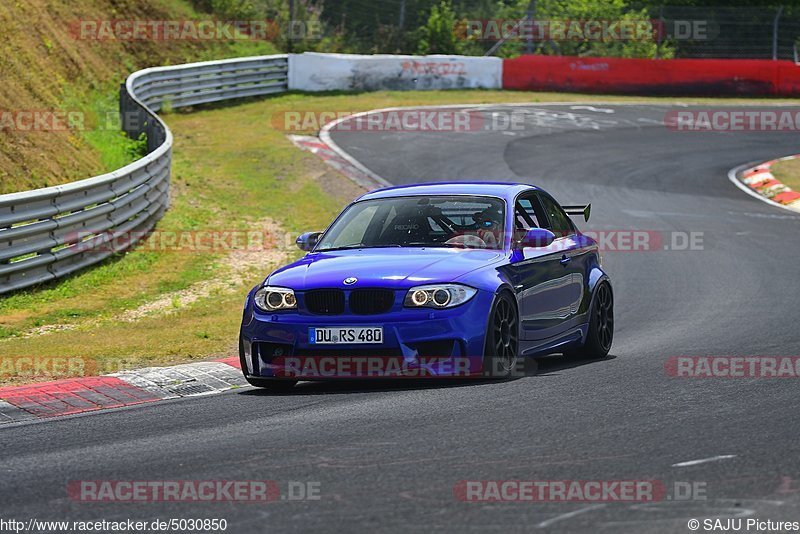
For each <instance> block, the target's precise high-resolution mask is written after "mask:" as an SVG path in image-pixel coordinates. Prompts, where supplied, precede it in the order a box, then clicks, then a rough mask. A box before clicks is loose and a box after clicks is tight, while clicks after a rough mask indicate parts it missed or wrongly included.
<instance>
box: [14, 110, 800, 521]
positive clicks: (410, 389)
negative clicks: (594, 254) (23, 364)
mask: <svg viewBox="0 0 800 534" xmlns="http://www.w3.org/2000/svg"><path fill="white" fill-rule="evenodd" d="M509 109H510V108H504V107H486V108H485V109H484V111H485V112H486V113H491V112H493V111H499V112H501V113H502V112H505V111H506V110H509ZM514 109H515V110H516V111H517V112H522V113H523V114H524V115H525V117H526V118H525V129H524V131H519V130H515V131H506V132H499V131H479V132H471V133H455V132H453V133H441V132H439V133H434V132H429V133H422V132H418V133H408V132H406V133H399V132H394V133H374V132H372V133H363V132H361V133H359V132H339V133H337V132H334V133H333V139H334V140H335V141H336V142H337V144H339V145H340V146H341V147H342V148H343V149H344V150H346V151H347V152H349V153H350V154H351V155H352V156H354V157H355V158H357V159H358V160H359V161H361V162H362V163H363V164H364V165H366V166H367V167H368V168H370V169H371V170H372V171H374V172H376V173H377V174H379V175H381V176H383V177H384V178H386V179H387V180H389V181H390V182H393V183H397V184H402V183H410V182H419V181H442V180H451V179H474V180H489V179H490V180H513V181H523V182H530V183H535V184H537V185H541V186H542V187H544V188H545V189H547V190H548V191H550V192H551V193H552V194H553V195H554V196H555V197H556V198H557V199H558V200H560V201H561V202H562V203H566V204H571V203H580V202H585V201H591V202H592V203H593V205H594V215H593V219H592V220H591V222H590V223H589V224H588V225H587V224H581V227H582V228H583V229H584V230H594V231H613V230H623V231H629V230H644V231H652V232H657V233H659V235H667V236H669V235H672V234H671V233H672V232H683V233H689V232H701V233H702V236H703V248H702V250H694V251H680V250H663V247H660V248H659V249H658V250H654V251H640V252H613V251H607V252H605V253H604V261H605V267H606V269H607V270H608V272H609V273H610V274H611V276H612V278H613V282H614V287H615V293H616V304H617V306H616V313H617V324H616V327H617V333H616V340H615V345H614V348H613V351H612V355H613V357H612V358H609V359H608V360H604V361H600V362H568V361H565V360H564V359H563V358H561V357H550V358H548V359H546V360H543V361H542V362H541V365H540V372H539V374H537V375H536V376H530V377H526V378H521V379H516V380H511V381H506V382H485V381H475V382H445V383H412V382H399V383H398V382H392V383H369V384H359V383H355V384H354V383H338V384H324V383H313V384H312V383H308V384H301V385H300V386H298V387H297V388H296V391H295V392H294V393H293V394H289V395H273V394H269V393H264V392H259V391H256V390H239V391H233V392H230V393H227V394H223V395H217V396H209V397H198V398H189V399H183V400H178V401H174V402H165V403H160V404H154V405H146V406H140V407H134V408H130V409H123V410H118V411H111V412H106V413H100V414H96V415H89V416H80V417H74V418H70V419H64V420H57V421H49V422H43V423H34V424H23V425H16V426H12V427H8V428H4V429H1V430H0V443H2V449H1V450H2V463H0V466H2V473H3V474H2V484H1V485H0V510H1V512H0V518H2V519H11V518H14V519H18V520H27V519H28V518H31V517H35V518H40V519H46V518H52V519H74V520H100V519H106V520H122V519H129V518H130V519H137V520H147V521H151V520H153V519H155V518H160V519H169V518H189V517H207V518H225V519H227V521H228V524H229V526H228V532H270V531H276V532H283V531H297V532H304V531H318V532H342V531H346V530H348V527H353V526H357V529H356V530H358V531H361V530H367V529H369V530H375V531H402V532H407V531H457V532H464V531H480V532H485V531H489V532H492V531H497V532H503V531H532V530H541V531H553V532H613V533H616V532H632V533H644V532H689V529H688V528H687V522H688V521H689V519H692V518H698V519H701V520H702V519H705V518H717V517H719V518H723V519H724V520H727V518H744V519H747V518H759V519H762V520H767V519H771V520H781V519H783V520H795V521H797V520H800V459H799V458H800V440H798V436H800V420H799V416H798V382H797V380H796V379H773V380H765V379H713V380H711V379H694V380H690V379H682V378H673V377H670V376H669V375H668V374H667V373H666V371H665V362H666V361H667V359H668V358H669V357H671V356H678V355H695V356H717V355H738V356H750V355H775V356H785V355H800V332H798V323H799V319H800V313H799V312H798V305H797V304H798V296H800V293H799V292H798V289H797V273H798V260H799V259H800V253H799V252H798V228H800V226H798V225H800V215H795V214H792V213H791V212H788V211H783V210H779V209H776V208H774V207H771V206H769V205H767V204H764V203H762V202H759V201H758V200H756V199H753V198H751V197H749V196H747V195H745V194H744V193H743V192H742V191H740V190H738V189H737V188H736V187H735V186H734V185H733V184H731V183H730V181H729V180H728V177H727V174H728V171H729V170H730V169H731V168H733V167H735V166H737V165H739V164H742V163H746V162H755V161H758V160H766V159H770V158H772V157H776V156H782V155H789V154H793V153H798V152H800V148H799V143H798V139H797V136H796V134H793V133H764V132H752V133H744V132H739V133H686V132H683V133H679V132H674V131H670V130H669V129H667V128H665V127H664V126H663V125H662V124H660V122H661V120H662V119H663V117H664V114H665V113H666V112H667V111H668V108H667V107H658V106H643V105H642V106H619V105H613V106H612V105H608V106H598V105H595V107H585V106H584V107H580V108H578V109H574V108H573V107H572V106H569V105H565V106H537V105H530V106H528V107H526V108H514ZM719 456H727V458H724V459H717V460H715V461H708V462H704V463H699V464H695V465H689V466H684V467H676V466H675V464H679V463H683V462H689V461H692V460H700V459H707V458H715V457H719ZM261 479H266V480H276V481H278V483H279V484H280V485H281V487H282V488H284V487H285V486H286V485H287V483H288V481H302V482H305V481H314V482H319V483H320V488H321V499H320V500H318V501H305V502H293V501H289V500H281V501H278V502H275V503H272V504H267V505H263V504H241V503H239V504H231V503H206V504H191V503H138V504H96V503H94V504H92V503H80V502H74V501H72V500H70V499H69V498H68V497H67V493H66V484H67V482H68V481H70V480H261ZM509 479H510V480H605V481H612V480H658V481H662V482H663V483H664V484H666V485H667V487H668V488H670V489H671V488H672V487H673V483H674V482H676V481H678V482H698V483H700V484H704V485H705V486H704V487H705V496H706V500H691V501H688V502H684V501H678V500H674V499H673V500H669V499H665V500H663V501H661V502H656V503H648V504H636V503H590V504H587V503H502V504H501V503H476V502H471V503H469V502H461V501H459V500H457V499H456V498H455V497H454V493H453V488H454V486H455V485H456V484H457V483H458V481H461V480H509ZM795 481H797V482H795ZM701 531H702V530H701Z"/></svg>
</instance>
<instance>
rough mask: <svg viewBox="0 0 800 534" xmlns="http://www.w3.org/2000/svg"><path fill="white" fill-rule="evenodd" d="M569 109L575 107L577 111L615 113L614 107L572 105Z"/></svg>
mask: <svg viewBox="0 0 800 534" xmlns="http://www.w3.org/2000/svg"><path fill="white" fill-rule="evenodd" d="M569 109H574V110H575V111H581V110H585V111H594V112H595V113H614V110H613V109H609V108H596V107H594V106H571V107H570V108H569Z"/></svg>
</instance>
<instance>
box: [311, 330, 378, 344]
mask: <svg viewBox="0 0 800 534" xmlns="http://www.w3.org/2000/svg"><path fill="white" fill-rule="evenodd" d="M308 342H309V343H311V344H312V345H380V344H381V343H383V328H382V327H378V326H365V327H354V328H350V327H345V328H342V327H334V328H309V329H308Z"/></svg>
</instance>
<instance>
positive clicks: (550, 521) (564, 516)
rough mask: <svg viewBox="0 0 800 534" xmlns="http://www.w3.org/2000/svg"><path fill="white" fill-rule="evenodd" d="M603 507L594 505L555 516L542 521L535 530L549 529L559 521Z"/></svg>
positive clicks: (602, 505)
mask: <svg viewBox="0 0 800 534" xmlns="http://www.w3.org/2000/svg"><path fill="white" fill-rule="evenodd" d="M604 506H605V504H595V505H592V506H587V507H586V508H579V509H577V510H573V511H572V512H567V513H566V514H561V515H557V516H555V517H553V518H550V519H548V520H546V521H542V522H541V523H539V524H538V525H536V528H547V527H549V526H550V525H552V524H554V523H558V522H559V521H563V520H565V519H570V518H573V517H575V516H578V515H581V514H585V513H586V512H591V511H592V510H597V509H598V508H603V507H604Z"/></svg>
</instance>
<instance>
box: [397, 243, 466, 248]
mask: <svg viewBox="0 0 800 534" xmlns="http://www.w3.org/2000/svg"><path fill="white" fill-rule="evenodd" d="M402 246H404V247H428V248H462V247H461V245H455V244H453V243H405V244H404V245H402Z"/></svg>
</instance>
